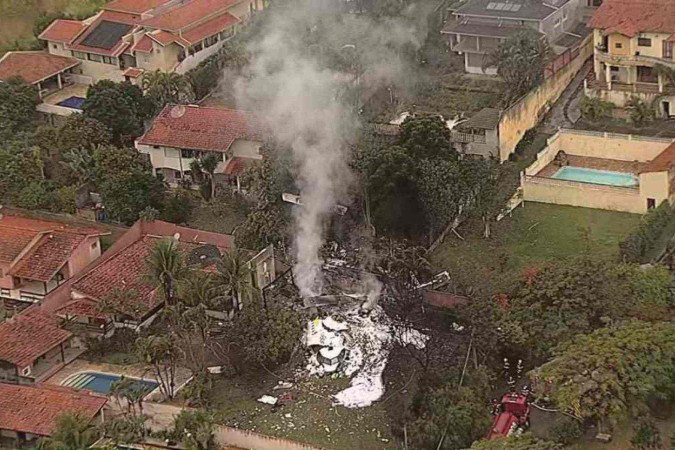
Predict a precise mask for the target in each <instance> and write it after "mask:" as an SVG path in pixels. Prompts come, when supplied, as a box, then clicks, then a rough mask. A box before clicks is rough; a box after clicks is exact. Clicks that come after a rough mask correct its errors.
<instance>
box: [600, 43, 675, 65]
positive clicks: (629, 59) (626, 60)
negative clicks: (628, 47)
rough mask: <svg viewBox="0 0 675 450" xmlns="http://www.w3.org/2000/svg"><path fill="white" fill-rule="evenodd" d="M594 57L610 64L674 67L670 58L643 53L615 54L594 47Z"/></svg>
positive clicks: (674, 62) (674, 63) (673, 62)
mask: <svg viewBox="0 0 675 450" xmlns="http://www.w3.org/2000/svg"><path fill="white" fill-rule="evenodd" d="M595 58H596V59H597V60H598V61H600V62H603V63H605V64H607V65H610V66H624V67H636V66H647V67H654V66H656V65H658V64H661V65H664V66H666V67H668V68H670V69H675V61H674V60H673V59H672V58H671V59H668V58H655V57H653V56H644V55H625V56H624V55H616V54H614V53H609V52H607V51H605V50H603V49H599V48H597V47H596V49H595Z"/></svg>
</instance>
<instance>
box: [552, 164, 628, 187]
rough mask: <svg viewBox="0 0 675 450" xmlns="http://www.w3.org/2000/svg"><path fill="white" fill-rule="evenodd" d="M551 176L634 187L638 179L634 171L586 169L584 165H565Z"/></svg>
mask: <svg viewBox="0 0 675 450" xmlns="http://www.w3.org/2000/svg"><path fill="white" fill-rule="evenodd" d="M551 178H557V179H559V180H568V181H580V182H582V183H593V184H604V185H607V186H621V187H634V186H637V185H638V179H637V177H636V176H635V175H633V174H632V173H625V172H612V171H609V170H597V169H586V168H584V167H573V166H565V167H562V168H561V169H560V170H558V171H557V172H556V173H555V174H554V175H553V176H552V177H551Z"/></svg>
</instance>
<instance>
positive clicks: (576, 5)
mask: <svg viewBox="0 0 675 450" xmlns="http://www.w3.org/2000/svg"><path fill="white" fill-rule="evenodd" d="M584 4H585V2H584V1H583V0H570V1H569V2H567V3H566V4H565V5H563V6H562V7H561V8H559V9H558V10H557V11H555V12H554V13H553V14H551V15H549V16H548V17H546V18H545V19H544V20H542V21H541V22H540V25H539V31H540V32H541V33H544V34H545V35H546V37H547V38H548V40H549V42H553V41H555V40H556V39H558V38H559V37H560V36H561V35H562V34H563V33H565V31H567V30H569V29H571V28H573V27H574V25H575V23H576V22H578V21H579V20H581V19H582V9H581V8H582V6H583V5H584Z"/></svg>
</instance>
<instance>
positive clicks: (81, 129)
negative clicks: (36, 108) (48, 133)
mask: <svg viewBox="0 0 675 450" xmlns="http://www.w3.org/2000/svg"><path fill="white" fill-rule="evenodd" d="M56 138H57V143H56V144H57V148H58V149H59V150H60V151H61V152H66V151H68V150H72V149H78V148H93V147H96V146H99V145H108V144H110V143H111V142H112V138H113V136H112V133H111V132H110V129H109V128H108V127H107V126H106V125H104V124H103V123H101V122H99V121H98V120H96V119H93V118H91V117H87V116H85V115H84V114H71V115H70V116H68V118H67V119H66V123H64V124H63V126H62V127H61V128H59V129H58V132H57V136H56Z"/></svg>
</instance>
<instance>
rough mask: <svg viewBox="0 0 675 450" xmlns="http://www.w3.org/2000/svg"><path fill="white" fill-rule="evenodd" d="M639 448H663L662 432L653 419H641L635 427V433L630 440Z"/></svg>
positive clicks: (644, 449)
mask: <svg viewBox="0 0 675 450" xmlns="http://www.w3.org/2000/svg"><path fill="white" fill-rule="evenodd" d="M630 443H631V444H633V448H635V449H638V450H647V449H652V448H653V449H657V448H661V433H660V432H659V429H658V428H656V426H655V425H654V423H653V422H651V421H647V420H644V421H641V422H639V423H638V424H637V425H636V427H635V435H634V436H633V439H631V440H630Z"/></svg>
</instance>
